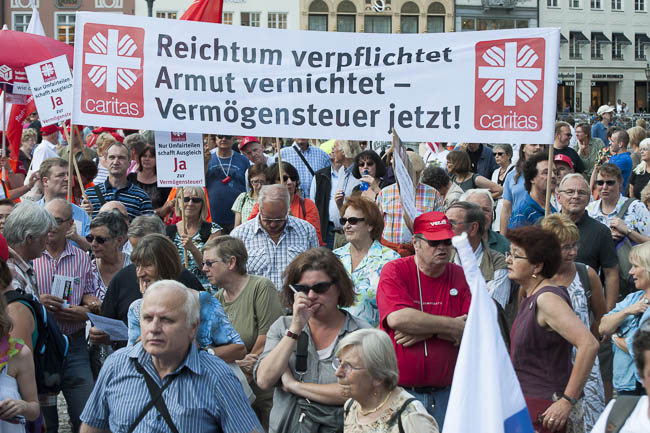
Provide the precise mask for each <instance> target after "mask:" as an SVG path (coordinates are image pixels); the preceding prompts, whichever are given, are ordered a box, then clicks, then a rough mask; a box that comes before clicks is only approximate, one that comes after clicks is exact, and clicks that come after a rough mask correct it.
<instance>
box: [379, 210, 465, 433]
mask: <svg viewBox="0 0 650 433" xmlns="http://www.w3.org/2000/svg"><path fill="white" fill-rule="evenodd" d="M413 233H414V235H413V241H412V242H413V247H414V248H415V256H410V257H405V258H402V259H397V260H393V261H392V262H388V263H387V264H385V265H384V267H383V269H382V271H381V278H380V280H379V286H378V288H377V305H378V306H379V317H380V325H381V328H382V329H383V330H384V331H386V332H387V333H388V334H389V335H390V337H391V339H392V340H393V346H394V347H395V352H396V354H397V364H398V368H399V385H400V386H403V387H404V388H405V389H406V390H407V391H408V392H410V393H411V394H413V396H414V397H417V398H418V400H420V401H421V402H422V403H423V404H424V406H425V407H426V408H427V410H428V411H429V413H430V414H431V415H432V416H433V417H434V418H435V419H436V421H437V422H438V425H439V427H440V430H442V425H443V422H444V417H445V412H446V411H447V401H448V400H449V391H450V387H451V380H452V377H453V375H454V367H455V366H456V358H457V357H458V345H459V343H460V339H461V337H462V335H463V330H464V328H465V319H466V318H467V312H468V311H469V304H470V300H471V296H470V291H469V287H468V285H467V281H465V275H464V274H463V270H462V268H461V267H460V266H457V265H454V264H453V263H449V259H450V257H451V238H452V237H453V236H454V232H453V231H452V229H451V224H449V220H448V219H447V217H446V216H445V214H444V213H442V212H428V213H425V214H422V215H420V216H419V217H417V218H416V219H415V221H414V223H413Z"/></svg>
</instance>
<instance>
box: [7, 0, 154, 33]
mask: <svg viewBox="0 0 650 433" xmlns="http://www.w3.org/2000/svg"><path fill="white" fill-rule="evenodd" d="M34 3H35V5H36V7H37V8H38V13H39V15H40V16H41V22H42V23H43V28H44V29H45V34H46V35H47V36H49V37H51V38H55V39H58V40H60V41H62V42H66V43H68V44H72V43H74V33H75V13H76V12H77V11H86V12H111V13H118V14H129V15H133V13H134V11H135V3H136V2H135V0H34ZM141 3H145V4H146V2H144V1H141ZM2 4H3V5H4V9H3V11H2V19H3V21H4V22H3V23H2V24H6V25H7V27H8V28H9V29H11V30H18V31H24V30H25V29H27V26H28V25H29V20H30V19H31V18H32V7H31V5H30V2H29V0H5V1H3V2H2Z"/></svg>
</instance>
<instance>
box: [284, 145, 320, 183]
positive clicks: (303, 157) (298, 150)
mask: <svg viewBox="0 0 650 433" xmlns="http://www.w3.org/2000/svg"><path fill="white" fill-rule="evenodd" d="M310 146H311V144H310ZM291 148H292V149H293V150H295V151H296V153H297V154H298V156H299V157H300V159H302V162H304V163H305V167H307V170H309V173H310V174H311V175H312V177H314V174H315V173H314V169H313V168H311V165H309V163H308V162H307V159H306V158H305V155H303V154H302V152H301V151H300V149H298V146H291ZM278 152H279V151H278Z"/></svg>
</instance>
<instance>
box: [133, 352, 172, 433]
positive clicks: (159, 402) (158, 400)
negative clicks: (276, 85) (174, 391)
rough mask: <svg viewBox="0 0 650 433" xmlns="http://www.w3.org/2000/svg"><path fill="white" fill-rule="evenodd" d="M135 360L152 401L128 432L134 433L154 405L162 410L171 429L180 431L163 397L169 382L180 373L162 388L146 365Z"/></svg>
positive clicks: (161, 412) (136, 367) (170, 380)
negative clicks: (148, 371)
mask: <svg viewBox="0 0 650 433" xmlns="http://www.w3.org/2000/svg"><path fill="white" fill-rule="evenodd" d="M133 361H134V362H135V369H136V370H137V371H138V373H140V374H141V375H143V376H144V381H145V382H146V383H147V389H149V395H151V401H150V402H149V403H148V404H147V405H146V406H145V407H144V409H142V412H140V415H139V416H138V418H137V419H136V420H135V421H134V422H133V424H131V427H129V430H128V433H133V431H134V430H135V428H136V427H137V426H138V424H140V422H142V420H143V419H144V417H145V415H146V414H147V412H149V411H150V410H151V408H152V407H153V406H156V409H158V412H160V415H162V417H163V418H164V420H165V423H167V426H168V427H169V429H170V430H171V431H172V432H173V433H178V429H177V428H176V425H174V421H172V417H171V415H169V410H168V409H167V405H166V404H165V399H163V398H162V394H163V391H165V389H167V387H168V386H169V384H171V383H172V381H173V380H174V379H175V378H176V376H178V375H175V376H172V377H170V378H169V380H168V381H167V383H166V384H164V385H163V387H162V388H160V387H158V385H157V384H156V382H155V381H154V380H153V378H152V377H151V376H149V373H147V372H146V371H145V369H144V367H142V365H140V363H139V362H138V360H137V359H133Z"/></svg>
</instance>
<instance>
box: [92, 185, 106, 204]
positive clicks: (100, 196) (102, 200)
mask: <svg viewBox="0 0 650 433" xmlns="http://www.w3.org/2000/svg"><path fill="white" fill-rule="evenodd" d="M93 189H94V190H95V194H97V200H99V207H102V206H104V205H105V204H106V199H105V198H104V194H103V193H102V190H101V189H100V188H99V185H95V186H93Z"/></svg>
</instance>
